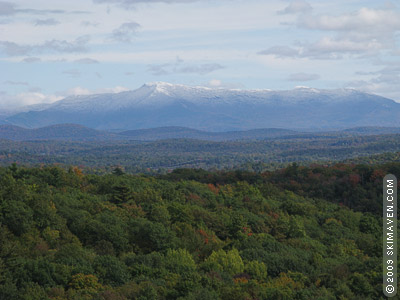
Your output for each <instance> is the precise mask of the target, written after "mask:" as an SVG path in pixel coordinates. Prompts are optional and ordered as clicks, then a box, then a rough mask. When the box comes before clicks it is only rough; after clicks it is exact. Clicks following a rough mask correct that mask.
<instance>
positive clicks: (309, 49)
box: [257, 37, 384, 59]
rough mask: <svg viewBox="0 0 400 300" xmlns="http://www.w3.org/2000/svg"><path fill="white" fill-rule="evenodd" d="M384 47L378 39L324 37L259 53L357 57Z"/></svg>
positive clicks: (290, 55) (285, 55)
mask: <svg viewBox="0 0 400 300" xmlns="http://www.w3.org/2000/svg"><path fill="white" fill-rule="evenodd" d="M383 49H384V47H383V46H382V44H380V43H379V42H377V41H376V40H365V41H354V40H351V39H345V38H332V37H323V38H321V39H319V40H318V41H316V42H314V43H302V44H300V45H297V46H295V47H291V46H284V45H279V46H273V47H270V48H268V49H266V50H263V51H260V52H258V53H257V54H259V55H272V56H274V57H278V58H311V59H341V58H343V57H344V56H346V55H347V56H355V57H362V56H368V55H370V56H371V55H376V54H378V53H379V51H381V50H383Z"/></svg>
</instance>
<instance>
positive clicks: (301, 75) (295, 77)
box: [288, 73, 321, 81]
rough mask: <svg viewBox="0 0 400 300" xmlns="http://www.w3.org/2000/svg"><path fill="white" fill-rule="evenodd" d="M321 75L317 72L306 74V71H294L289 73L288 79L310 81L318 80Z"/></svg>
mask: <svg viewBox="0 0 400 300" xmlns="http://www.w3.org/2000/svg"><path fill="white" fill-rule="evenodd" d="M320 78H321V76H319V75H318V74H307V73H294V74H290V75H289V78H288V80H289V81H312V80H318V79H320Z"/></svg>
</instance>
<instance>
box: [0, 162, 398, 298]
mask: <svg viewBox="0 0 400 300" xmlns="http://www.w3.org/2000/svg"><path fill="white" fill-rule="evenodd" d="M399 169H400V168H398V166H397V165H396V164H394V163H393V164H390V165H386V166H376V167H374V166H368V167H365V166H352V165H336V166H333V167H329V168H323V167H320V166H315V167H310V168H305V167H299V166H296V165H293V166H291V167H289V168H287V169H284V170H280V171H275V172H270V173H264V174H256V173H249V172H238V171H236V172H224V173H222V172H220V173H210V172H205V171H196V170H177V171H175V172H173V173H172V174H169V175H166V176H163V177H162V178H153V177H146V176H132V175H127V174H124V173H123V172H114V173H113V174H110V175H103V176H97V175H90V174H82V172H81V171H80V170H79V169H77V168H70V169H69V170H68V171H65V170H63V169H60V168H57V167H45V168H22V167H17V166H12V167H9V168H2V169H0V299H58V300H61V299H230V300H232V299H379V297H381V266H380V263H381V262H380V253H381V248H380V247H381V239H380V231H381V228H380V224H381V221H380V217H379V213H378V212H377V210H378V209H379V205H380V199H381V198H380V194H379V193H380V187H381V178H382V176H384V174H385V172H388V171H389V170H399ZM399 175H400V174H397V176H399ZM366 205H368V207H367V206H366ZM349 207H351V208H353V209H355V210H357V212H356V211H354V210H351V209H350V208H349ZM367 211H368V212H367Z"/></svg>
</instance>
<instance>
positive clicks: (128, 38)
mask: <svg viewBox="0 0 400 300" xmlns="http://www.w3.org/2000/svg"><path fill="white" fill-rule="evenodd" d="M139 28H140V25H139V24H138V23H136V22H128V23H123V24H122V25H121V26H119V27H118V28H117V29H114V30H113V32H112V34H111V39H112V40H114V41H117V42H123V43H130V42H132V39H133V38H134V36H135V35H136V32H137V30H138V29H139Z"/></svg>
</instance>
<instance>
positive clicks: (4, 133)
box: [0, 124, 122, 141]
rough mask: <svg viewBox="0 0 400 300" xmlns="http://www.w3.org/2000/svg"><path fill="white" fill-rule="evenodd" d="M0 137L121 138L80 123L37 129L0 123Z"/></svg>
mask: <svg viewBox="0 0 400 300" xmlns="http://www.w3.org/2000/svg"><path fill="white" fill-rule="evenodd" d="M0 139H9V140H14V141H28V140H31V141H33V140H64V141H96V140H97V141H98V140H116V139H118V140H121V139H122V138H121V137H120V136H118V135H115V134H112V133H108V132H103V131H98V130H94V129H91V128H87V127H85V126H82V125H76V124H58V125H51V126H47V127H42V128H37V129H27V128H22V127H19V126H15V125H0Z"/></svg>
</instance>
